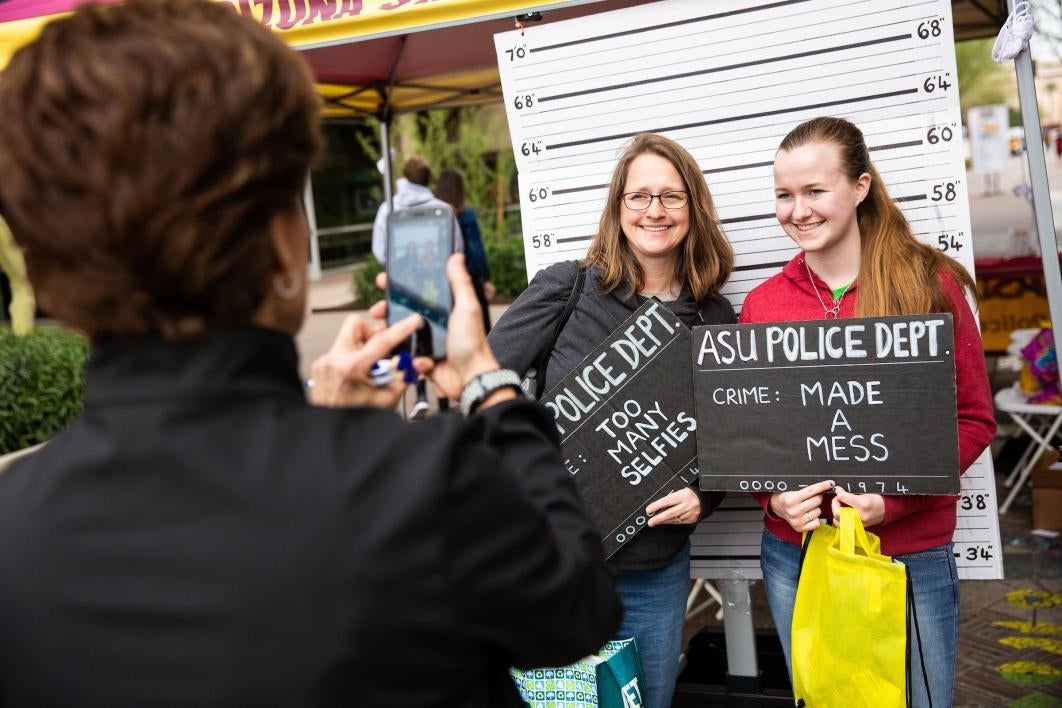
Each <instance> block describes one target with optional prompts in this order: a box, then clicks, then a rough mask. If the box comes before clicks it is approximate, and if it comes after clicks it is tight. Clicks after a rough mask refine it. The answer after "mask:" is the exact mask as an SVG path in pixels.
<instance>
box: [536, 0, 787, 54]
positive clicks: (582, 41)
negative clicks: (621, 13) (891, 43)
mask: <svg viewBox="0 0 1062 708" xmlns="http://www.w3.org/2000/svg"><path fill="white" fill-rule="evenodd" d="M802 2H808V0H783V1H782V2H772V3H769V4H767V5H757V6H755V7H746V8H744V9H742V10H730V11H729V12H718V13H716V14H714V15H702V16H701V17H691V18H689V19H687V20H677V21H675V22H667V23H664V24H660V25H650V26H648V27H639V28H638V29H632V30H626V31H624V32H613V33H611V34H600V35H597V36H596V37H585V38H583V39H573V40H572V41H570V42H559V43H557V44H547V45H546V46H544V47H532V48H531V50H530V52H531V53H532V54H534V53H535V52H548V51H549V50H551V49H561V48H563V47H572V46H575V45H577V44H586V43H587V42H597V41H601V40H605V39H613V38H615V37H626V36H628V35H632V34H640V33H642V32H652V31H653V30H659V29H668V28H669V27H681V26H682V25H690V24H693V23H695V22H707V21H708V20H718V19H722V18H724V17H732V16H734V15H743V14H746V13H749V12H758V11H761V10H773V9H774V8H776V7H785V6H786V5H796V4H798V3H802Z"/></svg>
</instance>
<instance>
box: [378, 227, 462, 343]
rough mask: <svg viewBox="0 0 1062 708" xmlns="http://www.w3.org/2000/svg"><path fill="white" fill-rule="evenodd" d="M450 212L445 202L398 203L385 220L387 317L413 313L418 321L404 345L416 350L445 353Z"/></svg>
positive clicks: (449, 306)
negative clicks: (409, 205) (435, 204)
mask: <svg viewBox="0 0 1062 708" xmlns="http://www.w3.org/2000/svg"><path fill="white" fill-rule="evenodd" d="M453 223H454V217H453V213H452V212H451V211H450V210H449V209H446V208H442V207H432V208H428V209H402V210H399V211H396V212H393V213H392V214H391V215H390V217H389V218H388V220H387V322H388V324H394V323H395V322H398V321H400V320H402V319H403V318H405V317H407V316H409V315H411V314H418V315H420V316H421V317H422V318H423V320H424V325H423V326H422V327H421V329H420V330H418V331H417V332H415V333H414V335H413V337H412V338H411V339H412V341H411V342H410V345H409V348H410V350H411V351H412V353H413V354H414V355H416V356H430V357H431V358H433V359H442V358H444V357H445V356H446V327H447V324H446V323H447V320H449V318H450V313H451V312H452V310H453V294H452V292H451V290H450V283H449V281H448V280H447V278H446V261H447V259H448V258H449V257H450V254H452V253H453V250H454V229H453Z"/></svg>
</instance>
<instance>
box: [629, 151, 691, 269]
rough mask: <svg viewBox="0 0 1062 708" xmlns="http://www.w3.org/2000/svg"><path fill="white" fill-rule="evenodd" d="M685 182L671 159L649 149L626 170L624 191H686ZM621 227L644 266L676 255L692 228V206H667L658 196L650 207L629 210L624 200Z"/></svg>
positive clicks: (660, 192)
mask: <svg viewBox="0 0 1062 708" xmlns="http://www.w3.org/2000/svg"><path fill="white" fill-rule="evenodd" d="M684 191H686V185H685V183H683V181H682V177H681V176H680V175H679V173H678V170H677V169H675V166H674V165H672V164H671V162H670V161H669V160H668V159H667V158H664V157H661V156H660V155H657V154H655V153H651V152H646V153H642V154H641V155H639V156H638V157H636V158H634V160H633V161H632V162H631V166H630V167H629V168H628V169H627V178H626V179H625V180H624V186H623V192H624V194H627V193H630V192H648V193H649V194H663V193H664V192H684ZM619 210H620V229H622V231H623V235H624V236H626V237H627V244H628V245H629V246H630V248H631V251H633V252H634V256H635V258H637V259H638V261H639V262H640V263H641V264H642V265H643V267H644V266H645V265H646V264H647V263H648V262H649V261H654V260H658V259H662V258H665V259H666V258H674V257H675V254H676V252H677V251H678V248H679V246H681V245H682V242H683V240H685V238H686V235H687V234H688V233H689V230H690V207H689V204H688V203H687V204H686V206H683V207H681V208H679V209H666V208H664V206H663V205H662V204H661V203H660V200H659V199H654V200H652V203H651V204H650V205H649V208H648V209H645V210H643V211H636V210H633V209H628V208H627V206H626V205H625V204H623V202H622V201H621V202H620V204H619Z"/></svg>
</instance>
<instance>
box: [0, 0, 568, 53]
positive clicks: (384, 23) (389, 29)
mask: <svg viewBox="0 0 1062 708" xmlns="http://www.w3.org/2000/svg"><path fill="white" fill-rule="evenodd" d="M86 1H87V0H8V1H7V2H4V3H0V68H2V67H3V66H6V65H7V62H8V61H9V60H10V58H11V55H12V54H13V53H14V52H15V50H16V49H18V48H19V47H20V46H22V45H24V44H26V43H28V42H31V41H33V39H34V38H35V37H36V36H37V35H38V34H39V33H40V31H41V28H42V27H44V25H45V24H47V23H48V22H50V21H51V20H53V19H55V18H57V17H61V16H62V15H64V14H66V13H69V12H71V11H72V10H73V9H74V8H75V7H77V6H78V5H81V4H83V3H84V2H86ZM102 1H103V2H110V3H113V2H117V1H118V0H102ZM214 2H222V3H225V4H226V5H229V6H231V7H232V8H233V10H235V11H236V12H239V13H240V14H242V15H244V16H246V17H251V18H253V19H254V20H256V21H257V22H260V23H261V24H263V25H265V26H266V27H268V28H269V29H270V30H272V31H274V32H277V33H278V34H280V35H281V37H282V38H283V39H284V41H285V42H287V43H288V44H289V45H291V46H293V47H307V46H316V45H323V44H336V43H341V42H351V41H357V40H363V39H368V38H370V37H378V36H384V35H389V34H399V33H402V32H410V31H420V30H425V29H430V28H433V27H443V26H447V25H454V24H461V23H464V22H470V21H478V20H484V19H488V18H492V17H507V16H513V15H517V14H519V13H521V12H525V11H527V10H530V9H535V10H546V9H550V8H554V7H561V6H564V5H570V4H573V3H572V2H571V0H567V1H565V2H552V3H545V4H543V3H541V2H540V3H534V2H531V1H529V0H214Z"/></svg>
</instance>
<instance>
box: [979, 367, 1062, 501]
mask: <svg viewBox="0 0 1062 708" xmlns="http://www.w3.org/2000/svg"><path fill="white" fill-rule="evenodd" d="M1025 398H1026V395H1025V394H1024V393H1023V392H1022V391H1021V389H1019V388H1018V387H1017V385H1015V386H1012V387H1010V388H1005V389H1002V390H1001V391H999V392H997V393H996V396H995V402H996V408H998V409H999V410H1001V411H1003V412H1004V413H1006V414H1007V415H1009V416H1010V419H1011V420H1013V421H1014V423H1015V425H1017V426H1018V427H1019V428H1021V429H1022V430H1023V431H1025V432H1026V433H1028V434H1029V437H1031V438H1032V442H1030V443H1029V446H1028V447H1027V448H1026V449H1025V452H1024V453H1023V454H1022V456H1021V459H1019V460H1018V463H1017V464H1016V465H1015V466H1014V470H1013V471H1012V472H1011V473H1010V476H1008V477H1007V479H1006V481H1005V485H1006V486H1008V487H1010V488H1011V490H1010V492H1009V493H1008V494H1007V498H1006V499H1005V500H1004V501H1003V503H1002V504H1000V505H999V513H1000V514H1006V513H1007V509H1009V508H1010V504H1011V502H1012V501H1014V497H1016V496H1018V492H1019V491H1020V490H1021V488H1022V487H1024V486H1025V482H1026V480H1028V479H1029V475H1030V474H1032V471H1033V468H1034V467H1036V463H1037V461H1038V460H1039V459H1040V455H1041V454H1043V452H1044V451H1045V450H1047V449H1048V448H1049V447H1051V440H1052V438H1054V437H1055V434H1056V433H1058V430H1059V427H1062V406H1055V405H1045V404H1041V403H1029V402H1027V401H1026V400H1025Z"/></svg>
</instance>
